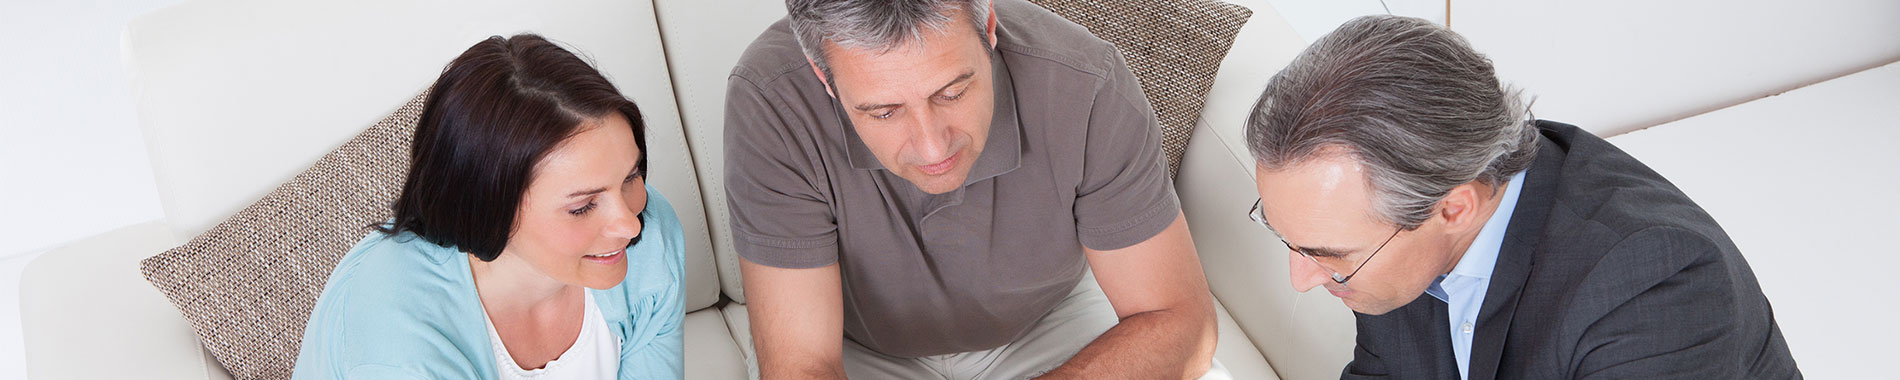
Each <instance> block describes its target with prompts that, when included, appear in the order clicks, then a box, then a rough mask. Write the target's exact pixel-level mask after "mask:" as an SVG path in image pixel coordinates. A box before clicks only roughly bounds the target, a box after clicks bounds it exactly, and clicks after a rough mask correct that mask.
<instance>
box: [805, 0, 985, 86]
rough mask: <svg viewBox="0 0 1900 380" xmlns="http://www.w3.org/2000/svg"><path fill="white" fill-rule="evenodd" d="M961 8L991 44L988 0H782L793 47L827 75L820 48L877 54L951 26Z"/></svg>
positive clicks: (979, 34) (823, 54)
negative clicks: (794, 39)
mask: <svg viewBox="0 0 1900 380" xmlns="http://www.w3.org/2000/svg"><path fill="white" fill-rule="evenodd" d="M952 10H958V11H962V12H963V14H964V15H966V16H968V17H969V21H970V23H969V25H971V26H973V27H975V30H976V35H977V38H978V39H981V40H982V41H983V46H984V47H985V48H988V47H989V45H990V41H989V32H988V25H989V19H990V0H786V1H785V11H786V16H787V17H788V18H790V19H791V24H792V35H794V36H797V37H798V47H799V49H801V50H804V52H805V56H806V57H811V60H812V63H813V64H816V65H817V66H818V69H819V70H821V71H824V72H825V75H831V66H830V65H829V64H827V63H826V62H825V52H824V46H825V42H826V41H830V42H831V43H833V44H836V45H838V46H839V47H843V48H848V49H876V50H875V51H877V52H879V53H882V52H888V51H891V50H895V49H897V48H899V47H903V46H904V45H905V44H908V43H916V42H918V41H922V40H923V37H924V31H925V30H926V29H928V30H930V31H935V32H942V31H944V30H947V29H945V28H950V27H952V23H951V21H952V20H951V19H950V11H952Z"/></svg>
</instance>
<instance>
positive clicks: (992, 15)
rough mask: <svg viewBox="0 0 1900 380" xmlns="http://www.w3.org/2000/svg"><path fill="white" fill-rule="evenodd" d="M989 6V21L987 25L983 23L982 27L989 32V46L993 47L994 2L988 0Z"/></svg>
mask: <svg viewBox="0 0 1900 380" xmlns="http://www.w3.org/2000/svg"><path fill="white" fill-rule="evenodd" d="M989 7H990V21H989V22H988V24H989V25H985V26H984V27H983V28H984V30H985V31H987V33H989V34H990V48H991V49H995V48H996V2H995V1H990V4H989Z"/></svg>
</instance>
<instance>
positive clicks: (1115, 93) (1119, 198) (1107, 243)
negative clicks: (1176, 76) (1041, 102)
mask: <svg viewBox="0 0 1900 380" xmlns="http://www.w3.org/2000/svg"><path fill="white" fill-rule="evenodd" d="M1102 59H1104V60H1106V61H1107V67H1108V68H1109V70H1108V72H1107V73H1106V78H1105V79H1106V81H1104V82H1103V85H1102V87H1101V88H1100V89H1099V90H1098V91H1096V93H1095V101H1094V102H1093V103H1092V106H1091V109H1090V110H1089V121H1088V123H1089V124H1088V138H1087V141H1086V144H1087V146H1086V147H1085V148H1084V151H1083V155H1084V157H1083V161H1082V183H1081V184H1080V186H1079V187H1078V188H1077V189H1076V199H1075V219H1076V220H1075V225H1076V229H1077V231H1076V232H1077V235H1079V236H1080V238H1081V240H1082V245H1083V246H1085V247H1088V248H1089V249H1094V250H1098V251H1106V250H1113V249H1121V248H1126V247H1128V246H1131V245H1135V244H1136V243H1140V242H1143V241H1147V240H1148V238H1151V237H1154V236H1155V235H1156V234H1159V233H1161V231H1162V230H1164V229H1167V228H1168V225H1170V224H1173V223H1174V219H1175V218H1176V216H1177V215H1179V214H1180V211H1181V205H1180V200H1179V199H1176V198H1175V195H1174V183H1173V182H1172V181H1170V180H1169V178H1168V169H1167V165H1166V163H1165V162H1164V161H1163V158H1162V154H1161V126H1160V124H1159V123H1157V122H1156V121H1155V114H1154V108H1152V107H1151V106H1149V104H1148V99H1147V97H1145V96H1143V95H1142V92H1141V86H1140V82H1138V81H1136V79H1135V75H1134V74H1133V73H1132V72H1130V71H1128V63H1127V62H1125V61H1123V60H1122V56H1121V54H1119V53H1117V52H1116V51H1115V50H1114V49H1107V53H1106V54H1104V57H1103V58H1102Z"/></svg>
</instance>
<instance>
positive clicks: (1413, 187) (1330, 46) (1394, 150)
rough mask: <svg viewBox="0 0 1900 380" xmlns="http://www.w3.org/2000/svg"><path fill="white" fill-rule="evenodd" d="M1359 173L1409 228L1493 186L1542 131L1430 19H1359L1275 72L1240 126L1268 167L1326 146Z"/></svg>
mask: <svg viewBox="0 0 1900 380" xmlns="http://www.w3.org/2000/svg"><path fill="white" fill-rule="evenodd" d="M1332 147H1338V148H1345V149H1344V152H1345V153H1346V154H1347V155H1348V156H1350V157H1351V158H1352V159H1354V160H1356V161H1357V162H1358V163H1359V164H1360V165H1362V166H1363V167H1365V169H1366V172H1367V174H1366V175H1367V178H1368V180H1369V181H1370V183H1371V187H1372V192H1373V197H1374V199H1373V205H1374V207H1375V208H1376V212H1377V213H1379V214H1380V216H1382V217H1384V218H1385V219H1386V220H1387V221H1388V222H1391V223H1393V224H1396V225H1398V226H1399V227H1402V228H1405V229H1414V228H1418V226H1419V225H1420V224H1423V223H1424V222H1425V220H1427V219H1430V218H1431V215H1432V212H1433V210H1435V209H1436V206H1437V204H1438V201H1439V200H1440V199H1443V198H1444V197H1445V195H1446V194H1448V193H1450V192H1451V189H1452V188H1454V187H1457V186H1458V185H1462V184H1465V183H1471V182H1473V181H1476V182H1478V183H1481V184H1486V185H1490V186H1492V188H1493V189H1496V188H1498V186H1501V185H1503V184H1504V183H1505V182H1506V181H1508V180H1510V178H1511V176H1513V175H1516V174H1517V173H1519V172H1522V171H1524V169H1526V168H1528V167H1529V166H1530V164H1531V160H1533V159H1535V158H1536V157H1537V127H1536V126H1535V124H1533V121H1532V120H1531V118H1530V111H1529V109H1528V108H1527V106H1526V105H1525V102H1524V100H1523V99H1522V96H1521V95H1520V93H1519V91H1517V90H1515V89H1511V88H1507V87H1504V86H1500V85H1499V84H1498V78H1497V74H1496V73H1495V72H1494V71H1493V70H1492V68H1491V61H1490V60H1489V59H1487V58H1485V57H1484V55H1482V54H1478V52H1477V51H1475V50H1473V49H1472V48H1471V46H1470V44H1468V43H1466V42H1465V39H1464V38H1463V37H1459V36H1458V35H1457V34H1455V33H1452V31H1451V30H1449V29H1446V28H1444V27H1440V26H1438V25H1436V24H1432V23H1431V22H1428V21H1425V20H1421V19H1416V18H1410V17H1396V16H1383V15H1381V16H1364V17H1359V18H1355V19H1353V20H1351V21H1348V22H1346V24H1345V25H1341V26H1340V27H1339V29H1338V30H1335V31H1333V32H1332V33H1331V34H1327V35H1326V36H1324V37H1321V38H1320V39H1319V40H1318V41H1314V42H1313V46H1311V47H1308V48H1307V49H1306V51H1305V52H1302V53H1300V56H1299V57H1297V58H1295V59H1294V60H1293V62H1292V63H1290V64H1288V65H1287V67H1286V69H1284V70H1281V71H1280V73H1279V74H1276V75H1274V76H1273V80H1272V81H1270V82H1268V83H1267V89H1266V91H1265V92H1264V93H1262V94H1261V96H1260V100H1259V102H1258V103H1255V104H1254V108H1253V112H1252V114H1250V115H1248V118H1247V148H1248V150H1250V151H1252V153H1253V156H1254V160H1256V161H1257V162H1259V164H1260V165H1261V166H1263V167H1265V168H1267V169H1268V170H1277V169H1282V168H1286V167H1288V166H1290V165H1295V164H1300V163H1303V162H1306V161H1307V160H1309V159H1312V158H1314V157H1315V155H1316V154H1317V153H1321V152H1322V151H1327V148H1332Z"/></svg>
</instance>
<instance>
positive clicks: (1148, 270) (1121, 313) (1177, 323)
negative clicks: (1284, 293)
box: [747, 214, 1216, 379]
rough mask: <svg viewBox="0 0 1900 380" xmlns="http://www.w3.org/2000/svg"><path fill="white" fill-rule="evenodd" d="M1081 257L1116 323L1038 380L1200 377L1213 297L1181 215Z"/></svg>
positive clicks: (1210, 338) (1209, 347)
mask: <svg viewBox="0 0 1900 380" xmlns="http://www.w3.org/2000/svg"><path fill="white" fill-rule="evenodd" d="M1088 258H1089V266H1090V267H1091V268H1093V270H1094V271H1095V278H1096V282H1098V283H1100V284H1101V286H1102V293H1103V294H1105V295H1107V296H1108V302H1109V303H1110V304H1112V305H1114V307H1115V315H1116V316H1117V317H1119V318H1120V319H1121V323H1119V324H1116V325H1115V327H1114V328H1110V329H1109V330H1108V332H1105V333H1102V336H1100V337H1097V338H1095V341H1093V342H1090V343H1089V345H1088V346H1087V347H1083V348H1082V351H1081V352H1078V353H1076V354H1075V357H1072V358H1070V359H1069V361H1068V362H1067V363H1063V364H1062V366H1061V367H1058V368H1056V369H1055V370H1053V371H1050V372H1049V373H1048V374H1045V375H1043V376H1042V377H1041V378H1042V379H1069V378H1076V379H1108V378H1133V379H1161V378H1183V379H1193V378H1198V377H1201V375H1203V374H1205V373H1206V372H1207V370H1208V367H1209V365H1211V364H1212V362H1213V358H1214V343H1215V339H1216V333H1215V326H1216V321H1215V317H1214V299H1213V296H1212V295H1210V294H1209V293H1208V291H1207V279H1206V277H1205V275H1203V274H1202V273H1201V259H1200V256H1198V255H1197V254H1196V253H1195V251H1194V241H1193V238H1192V237H1191V236H1189V235H1188V228H1187V217H1186V215H1180V214H1177V216H1176V217H1175V220H1174V224H1172V225H1169V226H1168V229H1166V230H1163V231H1161V233H1160V234H1157V235H1155V236H1154V237H1151V238H1148V240H1147V241H1143V242H1141V243H1137V244H1135V245H1132V246H1129V247H1127V248H1122V249H1117V250H1113V251H1096V250H1088ZM747 278H748V279H750V278H751V277H749V276H748V277H747ZM748 281H749V280H748ZM748 289H750V287H748Z"/></svg>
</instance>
